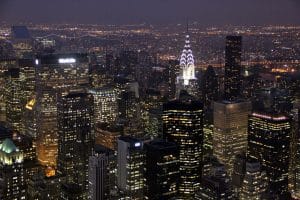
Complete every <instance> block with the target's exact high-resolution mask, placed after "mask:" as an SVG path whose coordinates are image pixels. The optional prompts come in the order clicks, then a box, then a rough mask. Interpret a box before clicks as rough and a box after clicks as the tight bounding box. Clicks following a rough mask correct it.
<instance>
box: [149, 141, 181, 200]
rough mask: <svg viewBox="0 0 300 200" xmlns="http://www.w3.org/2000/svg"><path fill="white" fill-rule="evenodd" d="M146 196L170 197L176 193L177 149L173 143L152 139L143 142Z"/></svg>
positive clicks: (154, 197)
mask: <svg viewBox="0 0 300 200" xmlns="http://www.w3.org/2000/svg"><path fill="white" fill-rule="evenodd" d="M144 147H145V152H146V163H145V170H146V171H145V179H146V196H147V198H148V199H153V200H155V199H157V200H158V199H172V198H175V197H177V195H178V181H179V177H180V174H179V149H178V146H177V145H176V144H175V143H171V142H166V141H163V140H157V141H156V140H154V141H151V142H149V143H145V145H144Z"/></svg>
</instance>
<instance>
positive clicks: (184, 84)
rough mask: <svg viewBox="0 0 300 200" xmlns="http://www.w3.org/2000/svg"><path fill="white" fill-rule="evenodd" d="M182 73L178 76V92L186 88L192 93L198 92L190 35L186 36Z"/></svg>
mask: <svg viewBox="0 0 300 200" xmlns="http://www.w3.org/2000/svg"><path fill="white" fill-rule="evenodd" d="M179 62H180V67H181V74H180V76H178V77H177V86H178V89H177V92H178V93H180V90H186V91H188V92H189V93H190V94H192V95H195V94H196V90H197V88H196V76H195V60H194V55H193V51H192V50H191V42H190V36H189V34H188V33H187V35H186V36H185V44H184V48H183V50H182V53H181V56H180V59H179Z"/></svg>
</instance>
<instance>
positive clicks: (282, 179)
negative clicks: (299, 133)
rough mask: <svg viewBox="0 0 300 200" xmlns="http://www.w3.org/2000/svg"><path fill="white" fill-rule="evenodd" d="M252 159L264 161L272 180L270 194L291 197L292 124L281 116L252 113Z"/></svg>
mask: <svg viewBox="0 0 300 200" xmlns="http://www.w3.org/2000/svg"><path fill="white" fill-rule="evenodd" d="M248 134H249V135H248V151H247V154H248V157H249V158H251V159H253V160H254V161H257V162H260V163H261V166H262V170H264V171H266V173H267V178H268V185H269V187H268V190H267V192H268V193H269V195H271V197H273V198H275V199H276V198H278V199H287V198H288V170H289V161H290V134H291V121H290V119H289V118H288V117H286V116H283V115H278V114H272V113H268V114H261V113H252V114H251V115H250V117H249V128H248Z"/></svg>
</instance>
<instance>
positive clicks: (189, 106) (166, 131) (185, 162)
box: [163, 98, 203, 199]
mask: <svg viewBox="0 0 300 200" xmlns="http://www.w3.org/2000/svg"><path fill="white" fill-rule="evenodd" d="M163 136H164V138H165V139H166V140H167V141H169V142H174V143H176V144H177V145H178V146H179V160H180V180H179V195H180V197H181V198H184V199H189V198H192V197H194V195H195V192H196V190H198V189H199V186H200V178H201V161H202V154H203V105H202V103H201V102H199V101H193V100H191V99H188V98H187V99H181V100H175V101H171V102H168V103H166V104H164V105H163Z"/></svg>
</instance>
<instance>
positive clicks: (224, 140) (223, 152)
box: [213, 101, 251, 175]
mask: <svg viewBox="0 0 300 200" xmlns="http://www.w3.org/2000/svg"><path fill="white" fill-rule="evenodd" d="M250 113H251V103H250V102H247V101H246V102H245V101H241V102H229V101H221V102H215V103H214V133H213V154H214V156H216V157H217V158H218V159H219V161H220V162H221V163H222V164H224V165H225V167H226V170H227V172H228V174H229V175H231V174H232V170H233V164H234V159H235V156H236V155H237V154H239V153H242V152H246V150H247V128H248V115H249V114H250Z"/></svg>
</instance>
